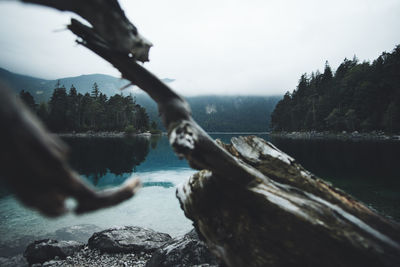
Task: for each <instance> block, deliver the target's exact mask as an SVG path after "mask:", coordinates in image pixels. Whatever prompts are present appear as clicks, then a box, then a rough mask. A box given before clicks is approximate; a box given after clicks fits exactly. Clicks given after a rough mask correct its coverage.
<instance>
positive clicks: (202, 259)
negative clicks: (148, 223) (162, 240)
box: [146, 229, 218, 267]
mask: <svg viewBox="0 0 400 267" xmlns="http://www.w3.org/2000/svg"><path fill="white" fill-rule="evenodd" d="M196 265H201V266H204V267H205V266H218V262H217V259H216V258H215V257H214V255H212V254H211V252H210V251H209V250H208V248H207V246H206V244H204V243H203V242H202V241H200V240H199V237H198V235H197V233H196V231H195V229H193V230H192V231H190V232H189V233H187V234H186V235H185V236H184V237H183V238H177V239H173V240H171V241H170V242H168V243H167V244H165V245H164V246H162V247H161V248H159V249H158V250H157V251H156V252H155V253H154V254H153V256H152V257H151V259H150V260H149V261H148V262H147V264H146V267H169V266H174V267H186V266H196Z"/></svg>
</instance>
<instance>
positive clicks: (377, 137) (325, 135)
mask: <svg viewBox="0 0 400 267" xmlns="http://www.w3.org/2000/svg"><path fill="white" fill-rule="evenodd" d="M269 136H271V137H275V138H288V139H315V140H352V141H357V140H360V141H361V140H363V141H400V135H396V134H390V135H389V134H386V133H384V132H375V131H374V132H369V133H362V132H361V133H360V132H358V131H354V132H346V131H343V132H340V133H334V132H316V131H311V132H301V131H299V132H296V131H294V132H270V133H269Z"/></svg>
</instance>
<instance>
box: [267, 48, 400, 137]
mask: <svg viewBox="0 0 400 267" xmlns="http://www.w3.org/2000/svg"><path fill="white" fill-rule="evenodd" d="M271 129H272V130H274V131H314V130H315V131H326V130H327V131H344V130H345V131H377V130H378V131H380V130H382V131H386V132H390V133H399V132H400V45H398V46H397V47H396V48H395V49H394V50H393V51H392V52H391V53H386V52H384V53H383V54H382V55H380V56H379V57H378V58H377V59H376V60H374V61H373V62H372V64H371V63H369V62H365V61H364V62H362V63H360V62H359V61H358V59H357V58H356V57H354V58H353V59H352V60H348V59H344V61H343V63H341V64H340V66H339V67H338V68H337V70H336V72H335V73H333V72H332V70H331V68H330V66H329V64H328V62H326V64H325V70H324V72H323V73H320V72H319V71H316V72H315V73H314V72H313V73H311V75H308V74H307V73H305V74H303V75H301V77H300V80H299V83H298V85H297V88H296V89H295V90H294V91H293V92H292V93H289V92H287V93H286V94H285V95H284V97H283V99H282V100H281V101H280V102H279V103H278V104H277V105H276V107H275V110H274V111H273V113H272V115H271Z"/></svg>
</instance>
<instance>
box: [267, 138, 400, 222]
mask: <svg viewBox="0 0 400 267" xmlns="http://www.w3.org/2000/svg"><path fill="white" fill-rule="evenodd" d="M271 142H273V143H274V144H275V145H276V146H277V147H278V148H279V149H281V150H282V151H284V152H286V153H288V154H289V155H291V156H293V157H294V158H295V159H296V160H297V161H298V162H299V163H300V164H302V165H303V166H304V167H305V168H306V169H308V170H310V171H311V172H313V173H314V174H316V175H317V176H319V177H321V178H323V179H325V180H328V181H330V182H332V183H333V184H334V185H335V186H337V187H339V188H341V189H343V190H345V191H346V192H348V193H350V194H351V195H353V196H355V197H356V198H358V199H359V200H361V201H363V202H365V203H366V204H368V205H369V206H371V207H373V208H375V209H377V210H379V211H381V212H382V213H384V214H386V215H390V216H391V217H393V218H394V219H396V220H400V209H399V207H400V175H399V173H398V172H397V170H396V166H399V164H400V157H399V156H398V152H399V151H400V142H389V141H385V142H379V141H343V140H293V139H282V138H271Z"/></svg>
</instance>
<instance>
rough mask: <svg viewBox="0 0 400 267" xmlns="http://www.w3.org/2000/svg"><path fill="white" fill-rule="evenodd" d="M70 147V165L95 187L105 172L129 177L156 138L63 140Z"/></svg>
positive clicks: (155, 142) (154, 144)
mask: <svg viewBox="0 0 400 267" xmlns="http://www.w3.org/2000/svg"><path fill="white" fill-rule="evenodd" d="M64 141H65V142H66V143H67V144H68V145H69V146H70V148H71V155H70V164H71V165H72V167H73V168H74V169H75V170H77V172H78V173H79V174H81V175H84V176H86V177H88V178H89V179H90V180H91V181H92V182H93V184H94V185H97V184H98V182H99V180H100V179H101V178H102V177H103V176H104V175H106V174H107V173H112V174H114V175H116V176H121V175H123V174H131V173H132V172H134V171H135V170H136V167H137V166H138V165H140V164H141V163H142V162H143V161H144V160H145V159H146V156H147V155H148V153H149V149H150V144H151V146H152V147H156V146H157V142H158V138H151V139H148V138H144V137H133V138H65V139H64Z"/></svg>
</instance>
